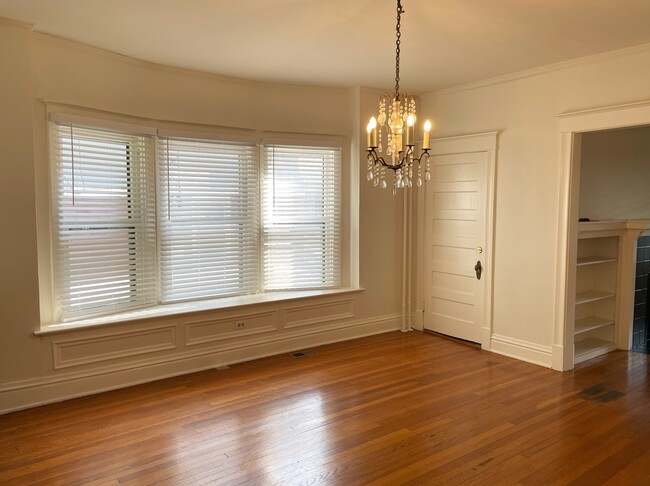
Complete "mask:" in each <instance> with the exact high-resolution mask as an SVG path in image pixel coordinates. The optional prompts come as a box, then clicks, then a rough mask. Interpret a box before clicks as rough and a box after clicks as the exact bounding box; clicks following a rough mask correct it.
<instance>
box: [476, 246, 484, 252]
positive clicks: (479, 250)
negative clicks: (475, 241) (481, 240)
mask: <svg viewBox="0 0 650 486" xmlns="http://www.w3.org/2000/svg"><path fill="white" fill-rule="evenodd" d="M476 253H479V254H480V253H483V247H482V246H477V247H476Z"/></svg>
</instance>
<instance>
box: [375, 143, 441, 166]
mask: <svg viewBox="0 0 650 486" xmlns="http://www.w3.org/2000/svg"><path fill="white" fill-rule="evenodd" d="M429 150H431V149H422V153H421V154H420V156H419V157H413V161H415V162H417V163H418V164H420V162H421V160H422V158H423V157H424V156H425V155H426V158H427V159H428V158H429V157H430V154H429ZM401 153H403V152H401V151H400V154H401ZM412 153H413V147H409V148H408V149H407V150H406V152H405V153H404V157H402V158H400V159H399V164H397V165H392V164H389V163H387V162H386V161H385V160H384V158H383V157H380V156H379V155H377V150H376V149H375V148H369V149H368V156H367V159H368V160H370V161H372V162H373V163H374V164H381V165H383V166H384V167H386V168H388V169H391V170H393V171H397V170H399V169H402V168H403V167H406V166H407V162H408V158H409V155H410V154H412Z"/></svg>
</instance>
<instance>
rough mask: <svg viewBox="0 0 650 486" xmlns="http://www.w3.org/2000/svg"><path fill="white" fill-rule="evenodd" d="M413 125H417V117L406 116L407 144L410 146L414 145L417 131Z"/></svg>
mask: <svg viewBox="0 0 650 486" xmlns="http://www.w3.org/2000/svg"><path fill="white" fill-rule="evenodd" d="M413 125H415V117H414V116H413V115H409V116H408V117H407V118H406V146H408V147H411V146H413V145H414V142H413V139H414V138H415V133H414V127H413Z"/></svg>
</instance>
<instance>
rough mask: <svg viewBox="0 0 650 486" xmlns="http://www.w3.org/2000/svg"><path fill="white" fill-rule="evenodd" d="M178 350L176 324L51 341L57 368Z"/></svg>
mask: <svg viewBox="0 0 650 486" xmlns="http://www.w3.org/2000/svg"><path fill="white" fill-rule="evenodd" d="M170 349H176V324H166V325H164V326H159V327H155V328H149V329H139V330H134V331H120V332H115V333H112V334H102V335H99V336H91V337H84V338H75V339H69V340H59V341H53V342H52V354H53V357H54V369H61V368H69V367H71V366H80V365H84V364H91V363H99V362H102V361H108V360H111V359H116V358H124V357H127V356H136V355H142V354H146V353H155V352H157V351H166V350H170Z"/></svg>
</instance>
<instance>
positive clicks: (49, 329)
mask: <svg viewBox="0 0 650 486" xmlns="http://www.w3.org/2000/svg"><path fill="white" fill-rule="evenodd" d="M363 290H365V289H363V288H344V289H331V290H300V291H287V292H267V293H264V294H253V295H240V296H237V297H226V298H222V299H212V300H201V301H194V302H178V303H174V304H163V305H157V306H155V307H147V308H144V309H137V310H132V311H128V312H120V313H117V314H111V315H107V316H101V317H93V318H90V319H82V320H78V321H70V322H64V323H60V324H49V325H47V326H43V327H42V328H41V329H40V330H39V331H35V332H34V334H35V335H37V336H44V335H48V334H55V333H59V332H65V331H79V330H82V329H88V328H95V327H100V326H105V325H109V324H119V323H124V322H129V321H137V320H140V319H151V318H156V317H165V316H174V315H179V314H190V313H193V312H203V311H211V310H218V309H234V308H237V307H243V306H247V305H254V304H265V303H270V302H284V301H290V300H297V299H306V298H310V297H320V296H327V295H340V294H350V293H356V292H362V291H363Z"/></svg>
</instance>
